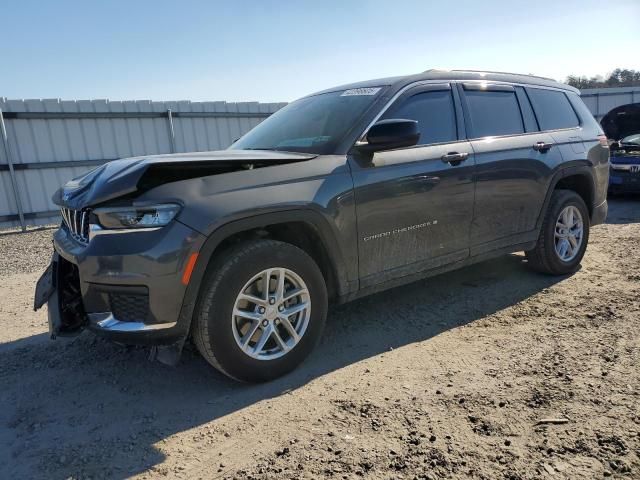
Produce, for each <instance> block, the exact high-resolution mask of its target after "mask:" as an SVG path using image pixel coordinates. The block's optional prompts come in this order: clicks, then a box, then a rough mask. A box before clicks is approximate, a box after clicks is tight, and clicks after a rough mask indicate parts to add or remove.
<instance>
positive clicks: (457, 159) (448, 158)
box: [440, 152, 469, 166]
mask: <svg viewBox="0 0 640 480" xmlns="http://www.w3.org/2000/svg"><path fill="white" fill-rule="evenodd" d="M440 158H441V159H442V161H443V162H444V163H448V164H449V165H453V166H456V165H460V164H461V163H462V162H464V161H465V160H466V159H467V158H469V154H468V153H467V152H449V153H447V154H445V155H442V157H440Z"/></svg>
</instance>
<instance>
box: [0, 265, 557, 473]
mask: <svg viewBox="0 0 640 480" xmlns="http://www.w3.org/2000/svg"><path fill="white" fill-rule="evenodd" d="M562 280H563V277H551V276H545V275H541V274H536V273H534V272H532V271H530V270H529V269H528V268H527V267H526V264H525V262H524V260H523V257H522V256H519V255H509V256H506V257H503V258H499V259H496V260H492V261H487V262H483V263H481V264H478V265H475V266H471V267H468V268H465V269H462V270H459V271H456V272H451V273H447V274H443V275H440V276H438V277H434V278H431V279H428V280H423V281H419V282H416V283H413V284H411V285H408V286H404V287H398V288H396V289H394V290H391V291H387V292H385V293H383V294H378V295H373V296H371V297H367V298H364V299H361V300H359V301H356V302H353V303H351V304H347V305H343V306H338V307H334V308H332V309H331V311H330V314H329V318H328V322H327V328H326V330H325V334H324V337H323V340H322V342H321V343H320V345H319V346H318V348H317V349H316V350H315V352H314V353H313V354H312V355H311V357H310V358H309V359H308V360H307V361H306V362H305V363H304V364H303V365H302V366H301V367H300V368H298V369H297V370H296V371H294V372H293V373H291V374H289V375H287V376H285V377H283V378H281V379H278V380H276V381H273V382H270V383H266V384H260V385H246V384H238V383H236V382H233V381H231V380H228V379H226V378H225V377H224V376H222V375H220V374H218V373H217V372H216V371H215V370H213V369H212V368H211V367H210V366H209V365H208V364H206V362H205V361H204V360H203V359H202V358H201V357H200V356H199V355H197V354H196V353H195V352H194V351H193V350H187V351H186V352H185V354H184V355H183V358H182V360H181V363H180V364H179V365H178V366H177V367H175V368H171V367H166V366H163V365H161V364H159V363H156V362H149V361H147V360H146V355H147V351H146V350H145V349H142V348H126V347H121V346H117V345H114V344H111V343H109V342H106V341H103V340H101V339H97V338H95V337H93V336H92V335H91V334H83V335H82V336H80V337H77V338H76V339H75V340H71V341H69V340H64V341H56V342H49V341H44V340H42V341H40V342H28V346H27V347H24V346H22V345H20V343H19V342H24V340H21V341H18V342H14V343H16V345H11V344H8V345H6V346H5V348H4V349H2V350H0V383H2V384H3V385H4V386H3V389H2V390H3V391H2V392H1V393H0V400H1V402H0V403H1V405H2V409H1V411H0V447H1V448H0V451H4V453H0V465H4V466H1V467H0V477H3V478H38V477H42V478H53V477H55V478H67V476H69V475H76V476H80V477H85V476H91V477H92V478H96V477H97V478H100V477H102V476H105V477H109V478H125V477H128V476H131V475H133V474H136V473H140V472H143V471H145V470H147V469H149V468H150V467H153V466H157V465H159V464H161V463H162V462H163V461H164V459H165V455H164V454H163V453H162V451H161V449H159V448H157V445H158V442H161V441H162V440H163V439H166V438H168V437H169V436H171V435H173V434H175V433H178V432H184V431H186V430H189V429H191V428H194V427H198V426H201V425H203V424H207V423H209V422H212V421H214V420H216V419H219V418H221V417H224V416H225V415H229V414H231V413H233V412H237V411H239V410H242V409H243V408H245V407H247V406H250V405H253V404H256V403H259V402H261V401H263V400H265V399H270V398H274V397H278V396H280V395H282V394H284V393H286V392H289V391H291V390H294V389H296V388H298V387H301V386H303V385H305V384H306V383H308V382H309V381H311V380H313V379H316V378H318V377H321V376H323V375H327V374H329V373H330V372H333V371H335V370H338V369H341V368H343V367H345V366H349V365H352V364H354V363H356V362H359V361H361V360H363V359H367V358H370V357H374V356H376V355H379V354H381V353H384V352H387V351H389V350H390V349H391V348H393V349H397V348H401V347H403V346H405V345H409V344H413V343H416V342H424V341H428V340H429V339H430V338H433V337H435V336H437V335H439V334H441V333H443V332H445V331H447V330H449V329H453V328H456V327H460V326H463V325H466V324H469V323H471V322H474V321H476V320H478V319H482V318H484V317H486V316H487V315H491V314H493V313H495V312H498V311H500V310H502V309H504V308H506V307H509V306H512V305H514V304H516V303H518V302H520V301H522V300H524V299H526V298H528V297H530V296H532V295H534V294H537V293H539V292H541V291H542V290H544V289H545V288H548V287H550V286H551V285H553V284H554V283H556V282H559V281H562ZM12 347H16V348H12ZM418 354H419V352H418V351H417V350H416V355H418ZM407 368H411V367H410V365H408V366H407ZM218 433H219V435H220V439H221V440H222V439H223V438H222V435H223V433H225V432H221V431H220V432H218ZM227 434H229V435H233V432H227ZM3 444H4V445H3ZM209 448H215V442H214V443H213V444H211V445H210V446H209ZM3 457H4V458H3ZM221 458H223V457H221ZM3 460H4V461H3ZM211 468H213V466H212V467H211ZM3 469H8V471H6V473H5V474H2V470H3ZM208 471H210V470H208Z"/></svg>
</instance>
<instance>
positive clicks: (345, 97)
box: [230, 87, 384, 155]
mask: <svg viewBox="0 0 640 480" xmlns="http://www.w3.org/2000/svg"><path fill="white" fill-rule="evenodd" d="M383 91H384V89H383V88H382V87H371V88H352V89H349V90H344V91H338V92H329V93H321V94H318V95H312V96H310V97H305V98H301V99H300V100H296V101H295V102H291V103H290V104H289V105H287V106H286V107H284V108H282V109H280V110H278V111H277V112H276V113H274V114H273V115H271V116H270V117H269V118H267V119H266V120H265V121H264V122H262V123H260V124H259V125H258V126H257V127H255V128H254V129H253V130H250V131H249V132H248V133H247V134H245V135H244V136H243V137H242V138H240V140H238V141H237V142H236V143H234V144H233V145H232V146H231V147H230V149H232V150H240V149H246V150H283V151H292V152H305V153H316V154H321V155H322V154H330V153H333V152H334V151H335V148H336V146H337V145H338V144H339V143H340V141H341V140H342V139H343V138H344V137H345V136H346V135H347V133H348V132H349V131H350V130H351V129H352V128H353V126H354V124H356V123H357V122H358V119H360V117H362V115H363V114H364V112H365V111H366V110H367V109H368V108H369V107H370V106H371V104H372V103H373V102H374V101H375V100H376V99H377V98H378V96H379V95H381V94H382V92H383Z"/></svg>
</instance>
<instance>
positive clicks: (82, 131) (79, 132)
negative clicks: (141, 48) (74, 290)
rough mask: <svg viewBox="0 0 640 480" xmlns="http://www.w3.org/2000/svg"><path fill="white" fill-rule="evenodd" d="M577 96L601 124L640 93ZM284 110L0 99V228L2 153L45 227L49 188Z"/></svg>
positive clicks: (9, 219)
mask: <svg viewBox="0 0 640 480" xmlns="http://www.w3.org/2000/svg"><path fill="white" fill-rule="evenodd" d="M582 97H583V99H584V102H585V103H586V105H587V107H589V109H590V110H591V113H593V115H594V116H595V117H596V119H598V120H601V119H602V117H603V116H604V115H606V114H607V113H608V112H609V111H610V110H611V109H613V108H615V107H618V106H620V105H626V104H630V103H638V102H640V87H622V88H597V89H588V90H583V91H582ZM284 105H286V104H285V103H257V102H243V103H227V102H190V101H179V102H150V101H123V102H111V101H108V100H78V101H61V100H7V99H3V98H0V111H2V112H3V116H4V124H5V127H6V134H7V143H8V144H7V145H4V142H3V141H2V140H3V139H2V138H0V187H1V188H2V192H1V194H0V227H6V226H16V225H19V224H20V220H19V217H18V210H19V209H18V204H17V202H16V200H15V195H14V188H13V184H12V180H11V177H12V176H11V172H10V168H9V158H8V155H7V152H6V150H8V151H9V152H10V154H11V160H12V163H13V164H14V165H13V168H14V175H15V176H14V178H15V187H16V189H17V192H18V197H19V199H20V203H21V206H22V210H23V212H24V218H25V222H26V223H27V224H29V225H37V224H45V223H51V222H52V221H57V216H56V214H55V210H56V207H55V205H53V203H52V202H51V196H52V195H53V193H54V192H55V190H56V189H57V188H58V187H59V186H60V185H62V184H63V183H65V182H66V181H67V180H68V179H70V178H73V177H75V176H77V175H80V174H82V173H83V172H85V171H87V170H88V169H89V168H92V167H93V166H95V165H98V164H100V163H104V162H106V161H109V160H113V159H116V158H123V157H131V156H136V155H153V154H158V153H171V152H188V151H206V150H217V149H222V148H226V147H227V146H229V145H230V144H231V142H232V141H233V140H234V139H236V138H237V137H239V136H241V135H242V134H243V133H245V132H247V131H248V130H250V129H251V128H253V127H254V126H255V125H257V124H258V123H259V122H260V121H262V120H263V119H264V118H266V117H267V116H269V115H270V114H271V113H273V112H275V111H277V110H278V109H280V108H282V107H283V106H284ZM169 110H170V111H171V112H172V114H171V115H169V114H168V113H167V112H168V111H169ZM171 125H172V126H173V130H172V129H171ZM0 133H1V132H0Z"/></svg>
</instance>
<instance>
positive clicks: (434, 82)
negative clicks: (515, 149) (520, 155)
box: [355, 79, 582, 145]
mask: <svg viewBox="0 0 640 480" xmlns="http://www.w3.org/2000/svg"><path fill="white" fill-rule="evenodd" d="M444 83H448V84H449V85H451V88H453V85H454V84H462V83H478V84H482V83H486V84H495V85H508V86H513V87H523V88H525V89H526V88H527V87H529V88H542V89H545V90H554V91H558V92H567V91H569V90H566V89H564V88H560V87H549V86H546V85H537V84H534V83H511V82H504V81H498V80H443V79H440V80H419V81H417V82H413V83H410V84H408V85H405V86H404V87H402V88H401V89H400V90H398V91H397V92H396V93H395V94H394V95H393V97H391V98H390V99H389V101H388V102H387V103H386V104H385V105H384V106H383V107H382V108H381V109H380V111H379V112H378V114H377V115H376V116H375V117H374V118H373V120H372V121H371V122H370V123H369V125H367V127H366V128H365V129H364V131H363V132H362V133H361V134H360V135H359V136H358V140H357V141H356V143H355V144H356V145H361V144H366V143H367V142H366V140H365V136H366V135H367V132H368V131H369V129H370V128H371V127H372V126H373V125H374V124H375V123H376V122H377V121H378V120H380V117H382V115H384V114H385V113H386V111H387V110H388V109H389V108H390V107H391V105H393V103H394V102H395V101H396V100H397V99H398V98H399V97H400V96H401V95H402V94H403V93H405V92H406V91H407V90H409V89H411V88H414V87H420V86H423V85H437V84H444ZM572 93H573V92H572ZM578 96H580V95H578ZM572 107H573V106H572ZM532 108H533V107H532ZM578 119H580V117H579V116H578ZM581 128H582V125H578V126H577V127H568V128H558V129H555V130H540V131H537V132H525V133H524V135H526V134H533V133H544V132H557V131H563V130H578V129H581ZM517 135H522V134H517ZM510 136H511V137H512V136H514V135H495V136H492V137H477V138H469V137H468V136H467V138H464V139H460V140H467V141H472V140H479V139H481V138H503V137H510Z"/></svg>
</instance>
